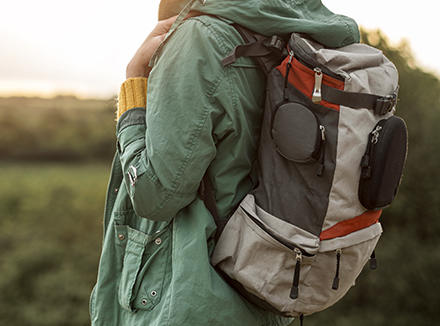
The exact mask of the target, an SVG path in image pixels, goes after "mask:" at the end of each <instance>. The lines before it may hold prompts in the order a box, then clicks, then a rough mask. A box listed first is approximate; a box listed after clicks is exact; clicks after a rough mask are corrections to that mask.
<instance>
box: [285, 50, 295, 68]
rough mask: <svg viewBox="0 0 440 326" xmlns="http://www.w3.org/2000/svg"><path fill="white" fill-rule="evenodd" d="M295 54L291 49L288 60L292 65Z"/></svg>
mask: <svg viewBox="0 0 440 326" xmlns="http://www.w3.org/2000/svg"><path fill="white" fill-rule="evenodd" d="M293 55H294V53H293V50H289V61H288V62H287V64H288V65H292V60H293Z"/></svg>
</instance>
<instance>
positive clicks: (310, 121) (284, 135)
mask: <svg viewBox="0 0 440 326" xmlns="http://www.w3.org/2000/svg"><path fill="white" fill-rule="evenodd" d="M320 137H321V136H320V129H319V123H318V121H317V118H316V116H315V115H314V114H313V113H312V111H310V110H309V109H308V108H307V107H305V106H304V105H302V104H300V103H286V104H283V105H281V106H280V107H279V108H278V110H277V111H276V113H275V117H274V119H273V124H272V138H273V140H274V142H275V145H276V148H277V151H278V153H280V154H281V155H282V156H284V157H285V158H287V159H288V160H290V161H293V162H296V163H308V162H311V161H313V160H315V159H316V156H317V153H318V152H319V147H320V146H319V145H320V141H321V138H320Z"/></svg>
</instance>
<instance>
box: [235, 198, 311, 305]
mask: <svg viewBox="0 0 440 326" xmlns="http://www.w3.org/2000/svg"><path fill="white" fill-rule="evenodd" d="M240 207H241V209H242V210H243V212H245V214H246V215H247V216H248V217H249V218H250V219H251V220H252V221H253V222H254V223H255V224H257V225H258V226H259V227H260V229H262V230H263V231H264V232H266V233H267V234H268V235H269V236H270V237H271V238H273V239H274V240H276V241H277V242H279V243H280V244H282V245H283V246H285V247H287V248H289V249H290V250H293V252H294V253H295V261H296V264H295V271H294V273H293V282H292V288H291V290H290V295H289V296H290V298H291V299H293V300H295V299H297V298H298V292H299V276H300V272H301V262H302V259H303V256H307V257H312V256H314V255H311V254H309V253H307V252H306V251H305V250H303V249H301V248H299V247H296V246H294V245H292V244H290V243H288V242H287V241H285V240H283V239H280V238H279V237H277V236H276V235H275V234H274V233H273V232H272V231H270V230H269V229H267V228H266V227H265V226H264V224H263V223H262V222H261V221H259V220H258V219H256V218H255V217H253V216H252V215H251V214H249V212H247V211H246V209H244V208H243V206H240Z"/></svg>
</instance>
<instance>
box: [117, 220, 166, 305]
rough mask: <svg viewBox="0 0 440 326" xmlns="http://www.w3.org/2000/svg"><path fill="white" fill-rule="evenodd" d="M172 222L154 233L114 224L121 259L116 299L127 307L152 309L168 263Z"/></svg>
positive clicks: (159, 297)
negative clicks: (120, 250)
mask: <svg viewBox="0 0 440 326" xmlns="http://www.w3.org/2000/svg"><path fill="white" fill-rule="evenodd" d="M170 225H171V224H169V225H167V226H166V227H165V228H164V229H162V230H159V231H157V232H156V233H154V234H146V233H143V232H141V231H138V230H135V229H133V228H131V227H130V226H128V225H115V231H116V232H115V236H116V237H117V239H116V241H117V246H119V248H120V249H122V254H123V261H122V271H121V277H120V280H119V288H118V300H119V304H120V305H121V306H122V308H124V309H126V310H128V311H136V310H139V309H141V310H151V309H153V308H154V307H155V306H156V305H157V304H158V303H159V302H160V299H161V297H162V291H163V285H164V280H165V276H166V273H167V271H168V268H167V265H169V264H170V262H169V257H170V250H171V246H170V242H171V235H170V233H171V227H170Z"/></svg>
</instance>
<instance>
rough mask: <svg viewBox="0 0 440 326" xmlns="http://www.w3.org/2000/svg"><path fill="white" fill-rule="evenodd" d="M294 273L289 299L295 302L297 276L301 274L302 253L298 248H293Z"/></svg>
mask: <svg viewBox="0 0 440 326" xmlns="http://www.w3.org/2000/svg"><path fill="white" fill-rule="evenodd" d="M294 251H295V260H296V264H295V273H293V284H292V288H291V289H290V298H291V299H293V300H295V299H297V298H298V292H299V291H298V287H299V276H300V275H299V274H300V272H301V262H302V252H301V250H299V249H298V248H295V250H294Z"/></svg>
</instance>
